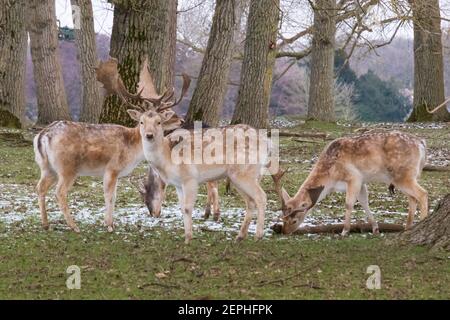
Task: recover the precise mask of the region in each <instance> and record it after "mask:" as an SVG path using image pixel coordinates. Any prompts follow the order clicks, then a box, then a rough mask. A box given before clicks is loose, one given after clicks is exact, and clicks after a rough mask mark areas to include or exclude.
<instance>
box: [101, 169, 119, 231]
mask: <svg viewBox="0 0 450 320" xmlns="http://www.w3.org/2000/svg"><path fill="white" fill-rule="evenodd" d="M117 178H118V173H117V172H114V171H107V172H106V173H105V175H104V176H103V192H104V194H105V225H106V226H107V228H108V232H113V230H114V225H113V216H112V215H113V212H114V204H115V203H116V192H117Z"/></svg>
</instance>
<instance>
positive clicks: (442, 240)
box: [398, 194, 450, 251]
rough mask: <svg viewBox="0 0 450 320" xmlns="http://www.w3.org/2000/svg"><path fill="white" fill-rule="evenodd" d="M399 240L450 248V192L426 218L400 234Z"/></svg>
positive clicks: (435, 247) (436, 247)
mask: <svg viewBox="0 0 450 320" xmlns="http://www.w3.org/2000/svg"><path fill="white" fill-rule="evenodd" d="M398 240H400V241H407V242H410V243H414V244H419V245H426V246H431V247H433V248H434V249H438V248H443V249H445V250H447V251H449V250H450V194H447V195H446V196H444V198H443V199H442V200H441V201H439V203H438V204H437V206H436V208H435V209H434V212H433V213H432V214H430V215H429V216H428V217H427V218H426V219H425V220H423V221H420V222H419V223H418V224H416V225H414V227H413V228H412V229H411V230H407V231H405V232H403V233H402V234H400V235H399V236H398Z"/></svg>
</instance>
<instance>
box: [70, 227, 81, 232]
mask: <svg viewBox="0 0 450 320" xmlns="http://www.w3.org/2000/svg"><path fill="white" fill-rule="evenodd" d="M71 228H72V230H73V231H74V232H76V233H80V228H78V226H72V227H71Z"/></svg>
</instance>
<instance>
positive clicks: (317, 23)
mask: <svg viewBox="0 0 450 320" xmlns="http://www.w3.org/2000/svg"><path fill="white" fill-rule="evenodd" d="M335 7H336V0H316V1H315V2H314V32H313V40H312V48H311V50H312V51H311V76H310V85H309V101H308V118H309V119H315V120H321V121H334V120H335V114H334V90H333V83H334V43H335V39H334V38H335V34H336V12H335V10H334V8H335Z"/></svg>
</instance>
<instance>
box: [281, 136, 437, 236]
mask: <svg viewBox="0 0 450 320" xmlns="http://www.w3.org/2000/svg"><path fill="white" fill-rule="evenodd" d="M425 161H426V144H425V141H424V140H422V139H419V138H417V137H415V136H413V135H409V134H406V133H402V132H399V131H378V130H372V131H369V132H367V133H364V134H362V135H359V136H355V137H348V138H340V139H336V140H334V141H333V142H331V143H330V144H329V145H328V146H327V147H326V148H325V150H324V151H323V152H322V154H321V155H320V157H319V159H318V161H317V163H316V164H315V165H314V167H313V169H312V171H311V173H310V174H309V176H308V178H307V179H306V180H305V182H303V184H302V185H301V187H300V189H299V190H298V192H297V194H296V195H295V196H294V197H292V198H291V197H290V196H289V195H288V193H287V192H286V191H285V190H284V189H283V190H282V199H283V220H284V221H283V228H282V231H283V233H285V234H288V233H291V232H293V231H295V230H296V229H297V228H298V227H299V225H300V224H301V223H302V222H303V221H304V219H305V216H306V214H307V213H308V212H309V210H310V209H311V208H313V207H314V205H315V204H316V203H317V202H319V201H321V200H322V199H323V198H325V197H326V195H328V194H329V193H331V192H333V191H341V192H346V196H345V222H344V229H343V230H342V235H346V234H347V233H348V232H349V231H350V218H351V213H352V210H353V206H354V204H355V202H356V200H358V201H359V203H360V204H361V206H362V207H363V209H364V211H365V212H366V214H367V216H368V220H369V223H371V224H372V231H373V233H374V234H377V233H379V230H378V224H377V222H376V221H375V220H374V218H373V214H372V212H371V211H370V209H369V199H368V193H367V186H366V184H367V183H369V182H384V183H387V184H390V189H391V190H393V188H394V187H395V188H397V189H399V190H400V191H402V192H403V193H405V194H406V195H407V197H408V200H409V211H408V218H407V221H406V229H409V228H411V226H412V224H413V220H414V214H415V212H416V209H417V204H419V205H420V219H424V218H425V217H426V216H427V214H428V194H427V192H426V191H425V190H424V189H423V188H422V187H421V186H420V185H419V184H418V182H417V179H418V178H419V176H420V174H421V172H422V169H423V167H424V165H425Z"/></svg>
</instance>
